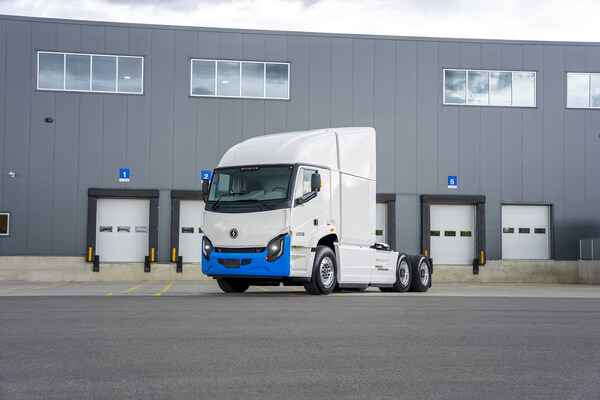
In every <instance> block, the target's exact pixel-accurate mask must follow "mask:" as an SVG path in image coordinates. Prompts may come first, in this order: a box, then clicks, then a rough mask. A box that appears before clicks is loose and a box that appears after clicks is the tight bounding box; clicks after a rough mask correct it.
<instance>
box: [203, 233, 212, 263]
mask: <svg viewBox="0 0 600 400" xmlns="http://www.w3.org/2000/svg"><path fill="white" fill-rule="evenodd" d="M212 250H213V245H212V243H211V242H210V240H208V238H207V237H206V236H204V237H203V238H202V254H204V257H205V258H206V259H207V260H210V253H211V252H212Z"/></svg>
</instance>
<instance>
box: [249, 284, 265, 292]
mask: <svg viewBox="0 0 600 400" xmlns="http://www.w3.org/2000/svg"><path fill="white" fill-rule="evenodd" d="M252 287H255V288H257V289H260V290H262V291H263V292H268V290H267V289H265V288H263V287H260V286H254V285H253V286H252Z"/></svg>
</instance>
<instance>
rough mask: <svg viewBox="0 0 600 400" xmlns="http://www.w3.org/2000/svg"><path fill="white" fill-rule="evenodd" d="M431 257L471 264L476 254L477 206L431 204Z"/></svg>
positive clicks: (449, 261)
mask: <svg viewBox="0 0 600 400" xmlns="http://www.w3.org/2000/svg"><path fill="white" fill-rule="evenodd" d="M430 217H431V219H430V220H431V230H430V237H431V257H432V258H433V259H434V261H435V263H436V264H456V265H464V264H471V263H472V262H473V258H475V206H474V205H450V204H432V205H431V208H430Z"/></svg>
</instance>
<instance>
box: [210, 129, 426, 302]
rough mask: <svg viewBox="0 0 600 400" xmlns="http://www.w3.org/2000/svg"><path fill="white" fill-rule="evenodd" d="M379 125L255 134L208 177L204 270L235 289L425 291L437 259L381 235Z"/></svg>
mask: <svg viewBox="0 0 600 400" xmlns="http://www.w3.org/2000/svg"><path fill="white" fill-rule="evenodd" d="M375 164H376V163H375V130H374V129H372V128H338V129H335V128H334V129H321V130H314V131H305V132H291V133H279V134H273V135H265V136H259V137H255V138H252V139H249V140H246V141H244V142H242V143H239V144H237V145H235V146H233V147H232V148H231V149H229V150H228V151H227V152H226V153H225V155H224V156H223V158H222V159H221V161H220V162H219V164H218V166H217V168H216V169H215V170H214V171H213V175H212V179H211V181H210V183H209V181H208V180H206V181H204V182H203V191H204V193H205V203H206V205H205V210H204V218H203V226H202V229H203V232H204V236H203V239H202V272H203V273H204V274H206V275H208V276H211V277H213V278H215V279H216V280H217V282H218V284H219V287H220V288H221V289H222V290H223V291H224V292H228V293H235V292H238V293H239V292H244V291H246V290H247V289H248V287H249V286H250V285H263V286H264V285H280V284H281V283H283V284H284V285H289V286H291V285H304V288H305V289H306V291H307V292H308V293H310V294H329V293H331V292H332V291H333V290H334V289H336V288H339V289H359V290H364V289H366V288H367V287H369V286H373V287H379V289H380V290H382V291H390V292H391V291H395V292H405V291H407V290H414V291H419V292H425V291H427V289H428V288H429V287H430V286H431V276H432V273H433V269H432V263H431V260H430V259H429V258H427V257H425V256H422V255H414V256H408V255H406V254H404V253H397V252H394V251H391V250H390V248H389V246H388V245H386V244H383V243H375V196H376V188H375Z"/></svg>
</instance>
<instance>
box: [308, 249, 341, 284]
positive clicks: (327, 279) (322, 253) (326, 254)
mask: <svg viewBox="0 0 600 400" xmlns="http://www.w3.org/2000/svg"><path fill="white" fill-rule="evenodd" d="M336 271H337V261H336V259H335V253H334V252H333V250H331V249H330V248H329V247H327V246H317V251H316V253H315V261H314V262H313V269H312V275H311V277H310V282H307V283H305V284H304V289H305V290H306V292H307V293H308V294H320V295H322V294H329V293H331V292H332V291H333V289H334V288H335V286H336V281H337V279H336V278H337V277H336Z"/></svg>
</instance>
